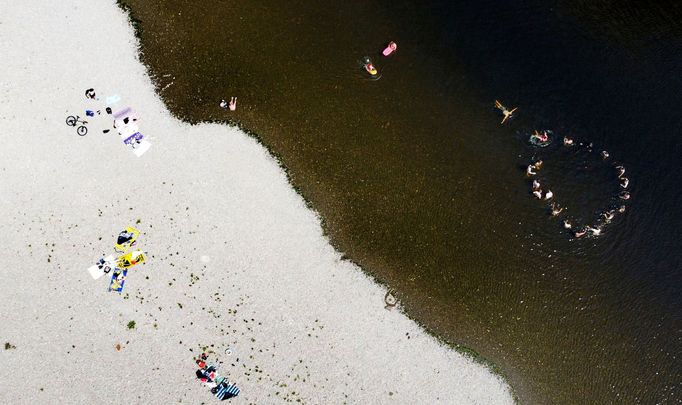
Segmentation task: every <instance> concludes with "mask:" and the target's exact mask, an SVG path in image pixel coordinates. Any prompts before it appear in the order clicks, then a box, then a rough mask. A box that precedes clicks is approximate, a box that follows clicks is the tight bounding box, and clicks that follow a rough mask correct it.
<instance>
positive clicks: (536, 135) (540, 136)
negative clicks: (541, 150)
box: [531, 129, 549, 142]
mask: <svg viewBox="0 0 682 405" xmlns="http://www.w3.org/2000/svg"><path fill="white" fill-rule="evenodd" d="M531 137H532V138H536V139H538V140H539V141H540V142H547V141H548V140H549V135H547V131H542V133H539V132H538V130H537V129H536V130H535V132H534V133H533V135H531Z"/></svg>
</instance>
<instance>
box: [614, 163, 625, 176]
mask: <svg viewBox="0 0 682 405" xmlns="http://www.w3.org/2000/svg"><path fill="white" fill-rule="evenodd" d="M616 170H618V178H619V179H620V178H621V177H623V175H624V174H625V168H624V167H623V166H616Z"/></svg>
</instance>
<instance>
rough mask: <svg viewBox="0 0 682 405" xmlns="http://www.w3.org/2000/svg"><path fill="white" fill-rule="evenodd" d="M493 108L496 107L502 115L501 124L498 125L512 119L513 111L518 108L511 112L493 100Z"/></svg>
mask: <svg viewBox="0 0 682 405" xmlns="http://www.w3.org/2000/svg"><path fill="white" fill-rule="evenodd" d="M495 107H497V109H498V110H500V111H502V115H504V118H502V122H500V124H504V123H505V122H506V121H507V120H508V119H509V118H511V117H512V114H514V111H516V109H517V108H518V107H514V108H513V109H512V110H511V111H509V110H508V109H507V107H505V106H503V105H502V103H500V102H499V101H497V100H495Z"/></svg>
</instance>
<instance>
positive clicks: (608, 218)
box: [601, 210, 616, 224]
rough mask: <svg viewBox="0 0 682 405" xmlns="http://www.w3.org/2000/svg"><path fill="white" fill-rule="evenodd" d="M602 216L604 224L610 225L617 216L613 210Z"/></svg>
mask: <svg viewBox="0 0 682 405" xmlns="http://www.w3.org/2000/svg"><path fill="white" fill-rule="evenodd" d="M601 216H602V217H604V222H606V223H607V224H608V223H609V222H611V220H612V219H613V217H614V216H616V214H615V213H614V212H613V210H611V211H606V212H604V213H602V214H601Z"/></svg>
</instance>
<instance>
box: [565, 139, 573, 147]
mask: <svg viewBox="0 0 682 405" xmlns="http://www.w3.org/2000/svg"><path fill="white" fill-rule="evenodd" d="M564 145H566V146H573V139H571V138H568V137H564Z"/></svg>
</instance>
